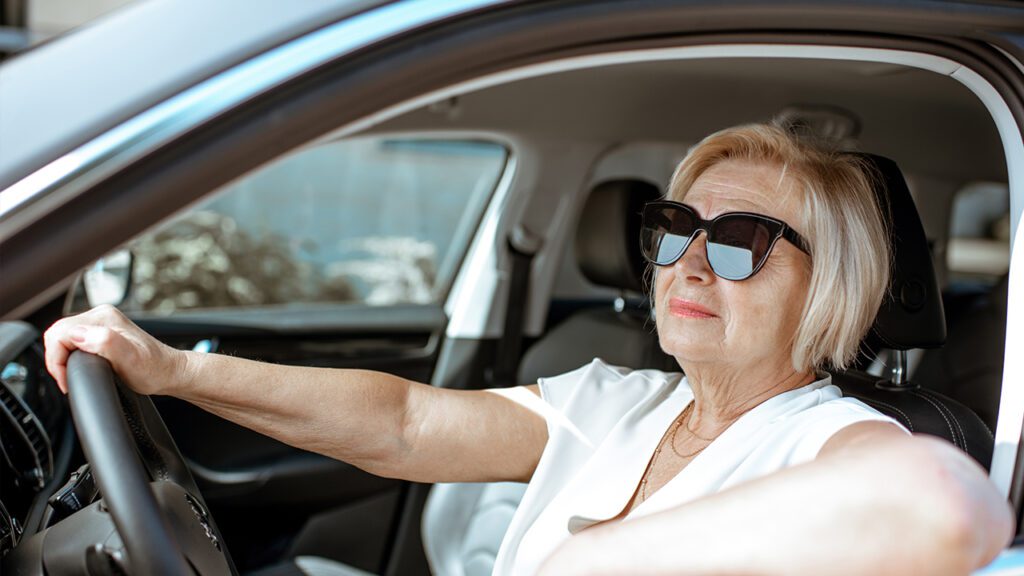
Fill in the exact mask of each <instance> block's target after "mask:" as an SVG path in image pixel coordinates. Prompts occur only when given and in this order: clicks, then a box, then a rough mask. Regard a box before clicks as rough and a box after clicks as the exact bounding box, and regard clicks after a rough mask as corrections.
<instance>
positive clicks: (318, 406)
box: [45, 307, 547, 482]
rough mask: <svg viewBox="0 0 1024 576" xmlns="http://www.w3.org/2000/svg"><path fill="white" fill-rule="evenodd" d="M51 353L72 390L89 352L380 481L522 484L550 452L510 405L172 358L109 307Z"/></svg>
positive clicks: (197, 357)
mask: <svg viewBox="0 0 1024 576" xmlns="http://www.w3.org/2000/svg"><path fill="white" fill-rule="evenodd" d="M45 341H46V362H47V368H48V369H49V370H50V372H51V374H53V375H54V377H55V378H56V379H57V381H58V384H59V385H60V386H61V387H62V388H63V389H65V390H66V389H67V382H66V377H65V374H66V364H67V358H68V356H69V355H70V352H71V351H72V350H74V349H76V348H77V349H82V350H84V351H86V352H91V353H94V354H98V355H100V356H102V357H104V358H106V359H107V360H108V361H110V363H111V365H112V366H113V368H114V370H115V371H116V372H117V373H118V375H119V376H121V378H122V380H124V381H125V382H126V383H127V384H128V385H129V386H131V387H132V388H134V389H135V390H137V391H139V392H141V393H144V394H162V395H169V396H175V397H178V398H181V399H184V400H187V401H189V402H192V403H193V404H196V405H197V406H200V407H202V408H204V409H206V410H208V411H210V412H212V413H214V414H217V415H218V416H221V417H223V418H226V419H228V420H231V421H233V422H236V423H238V424H241V425H242V426H246V427H248V428H251V429H253V430H256V431H258V432H261V433H263V434H266V435H268V436H271V437H274V438H277V439H278V440H281V441H282V442H285V443H287V444H290V445H293V446H297V447H299V448H303V449H306V450H311V451H314V452H319V453H321V454H325V455H327V456H330V457H333V458H337V459H340V460H344V461H346V462H349V463H351V464H353V465H355V466H358V467H360V468H362V469H364V470H367V471H369V472H372V473H374V474H378V475H382V476H389V477H395V478H403V479H407V480H413V481H417V482H442V481H443V482H460V481H462V482H469V481H493V480H523V481H525V480H528V479H529V478H530V476H531V475H532V474H533V470H534V469H535V468H536V466H537V462H538V460H539V459H540V454H541V452H542V451H543V449H544V445H545V444H546V443H547V428H546V426H545V423H544V420H543V418H542V417H541V416H539V415H537V414H535V413H534V412H532V411H530V410H528V409H527V408H525V407H523V406H521V405H520V404H518V403H516V402H514V401H512V400H510V399H508V398H507V397H506V396H503V395H499V394H493V393H489V392H487V391H457V390H443V389H438V388H434V387H431V386H428V385H425V384H419V383H416V382H412V381H409V380H405V379H403V378H399V377H396V376H392V375H390V374H385V373H382V372H373V371H368V370H339V369H325V368H307V367H295V366H281V365H275V364H264V363H260V362H254V361H251V360H244V359H240V358H233V357H229V356H223V355H218V354H198V353H193V352H184V351H179V350H174V349H172V348H170V347H168V346H166V345H164V344H162V343H160V342H159V341H157V340H156V339H154V338H152V337H151V336H149V335H148V334H146V333H145V332H143V331H142V330H141V329H140V328H138V327H137V326H135V325H134V324H132V323H131V322H130V321H129V320H128V319H127V318H125V317H124V316H123V315H122V314H121V313H120V312H119V311H117V310H116V309H114V308H112V307H101V308H97V309H95V310H92V311H90V312H87V313H85V314H81V315H79V316H74V317H70V318H66V319H64V320H61V321H60V322H58V323H56V324H54V326H53V327H51V328H50V329H49V330H48V331H47V333H46V335H45ZM529 388H530V389H531V390H533V391H534V392H536V387H535V386H534V387H529Z"/></svg>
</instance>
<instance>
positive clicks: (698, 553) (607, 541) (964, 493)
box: [541, 422, 1013, 576]
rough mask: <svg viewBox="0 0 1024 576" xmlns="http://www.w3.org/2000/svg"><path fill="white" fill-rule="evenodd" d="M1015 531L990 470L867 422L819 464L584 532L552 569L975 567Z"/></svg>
mask: <svg viewBox="0 0 1024 576" xmlns="http://www.w3.org/2000/svg"><path fill="white" fill-rule="evenodd" d="M1012 535H1013V517H1012V515H1011V512H1010V509H1009V506H1008V505H1007V503H1006V501H1005V499H1004V498H1002V497H1001V496H1000V495H999V494H998V492H997V491H996V489H995V486H994V485H992V483H991V482H990V481H989V480H988V477H987V476H986V474H985V472H984V470H983V469H982V468H981V467H980V466H978V465H977V464H976V463H975V462H974V461H973V460H971V459H970V458H969V457H967V456H966V455H965V454H963V453H962V452H960V451H959V450H957V449H956V448H954V447H953V446H951V445H949V444H948V443H946V442H943V441H941V440H938V439H935V438H930V437H926V436H920V437H910V436H907V435H906V434H904V433H903V432H902V431H900V430H897V429H896V428H895V427H893V426H892V425H890V424H885V423H878V422H867V423H859V424H855V425H852V426H850V427H848V428H846V429H844V430H842V431H840V432H839V433H838V434H836V435H835V436H834V437H833V438H832V439H830V440H829V442H828V443H827V444H826V446H825V447H824V448H823V449H822V451H821V453H820V454H819V455H818V457H817V459H816V460H815V461H813V462H810V463H807V464H803V465H800V466H795V467H793V468H789V469H786V470H783V471H780V472H778V473H775V474H772V475H770V476H766V477H764V478H761V479H758V480H754V481H751V482H747V483H745V484H742V485H738V486H735V487H733V488H730V489H728V490H724V491H722V492H720V493H718V494H715V495H712V496H709V497H706V498H702V499H700V500H697V501H694V502H691V503H689V504H685V505H683V506H680V507H678V508H674V509H671V510H668V511H665V512H661V513H658V514H653V515H651V516H647V517H644V518H639V519H636V520H632V521H625V522H620V523H616V524H605V525H601V526H597V527H595V528H593V529H591V530H586V531H584V532H582V533H580V534H578V535H577V536H574V537H573V538H571V539H570V540H569V541H568V542H567V543H566V544H565V545H563V546H562V547H561V548H559V549H558V550H557V551H556V552H555V553H554V554H553V555H552V556H551V557H550V558H549V559H548V561H547V562H546V564H545V565H544V568H543V569H542V570H541V573H543V574H559V575H569V574H592V575H597V574H626V573H628V574H780V575H781V574H786V575H801V574H808V575H810V574H815V575H817V574H831V575H837V576H839V575H844V574H850V575H860V574H878V575H884V574H900V575H902V574H932V575H942V574H950V575H952V574H958V575H963V574H968V573H969V572H970V571H971V570H973V569H976V568H978V567H981V566H984V565H986V564H987V563H988V562H990V561H991V560H992V559H993V558H994V557H995V556H996V555H997V554H998V553H999V551H1000V550H1001V549H1002V548H1003V547H1004V546H1005V545H1006V544H1007V542H1009V540H1010V538H1011V537H1012Z"/></svg>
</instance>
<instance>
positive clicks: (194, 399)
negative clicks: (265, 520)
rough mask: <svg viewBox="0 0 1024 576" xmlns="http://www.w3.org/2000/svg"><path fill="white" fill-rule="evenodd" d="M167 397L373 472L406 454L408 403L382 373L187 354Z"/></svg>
mask: <svg viewBox="0 0 1024 576" xmlns="http://www.w3.org/2000/svg"><path fill="white" fill-rule="evenodd" d="M182 360H183V362H182V364H183V366H182V369H181V371H180V374H181V377H180V378H178V379H177V381H176V382H174V383H171V384H170V385H169V386H168V388H167V390H166V392H167V393H169V394H170V395H172V396H175V397H177V398H181V399H182V400H186V401H188V402H191V403H193V404H195V405H197V406H199V407H201V408H203V409H205V410H207V411H209V412H212V413H214V414H216V415H218V416H221V417H223V418H225V419H228V420H231V421H232V422H235V423H237V424H240V425H242V426H245V427H247V428H251V429H253V430H256V431H259V432H260V433H263V434H266V435H268V436H271V437H273V438H276V439H278V440H281V441H282V442H285V443H287V444H290V445H293V446H298V447H301V448H303V449H306V450H311V451H314V452H319V453H322V454H325V455H328V456H331V457H333V458H338V459H341V460H345V461H347V462H349V463H352V464H354V465H356V466H360V467H362V468H364V469H368V470H370V471H375V470H374V469H375V468H376V467H379V465H380V464H379V463H380V462H382V461H384V460H387V459H389V458H392V457H393V455H395V454H399V453H402V452H404V451H405V447H404V446H403V443H404V442H405V434H404V432H405V422H404V417H405V415H406V414H407V404H406V402H407V398H408V395H409V390H410V388H411V387H412V386H422V385H418V384H416V383H413V382H410V381H408V380H405V379H402V378H399V377H397V376H393V375H390V374H386V373H382V372H373V371H368V370H338V369H326V368H310V367H297V366H283V365H276V364H266V363H261V362H255V361H251V360H245V359H240V358H234V357H230V356H224V355H219V354H198V353H194V352H186V353H184V355H183V356H182Z"/></svg>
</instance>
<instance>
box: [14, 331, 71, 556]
mask: <svg viewBox="0 0 1024 576" xmlns="http://www.w3.org/2000/svg"><path fill="white" fill-rule="evenodd" d="M43 358H44V357H43V346H42V344H41V341H40V334H39V332H38V331H37V330H36V329H35V328H34V327H32V326H31V325H29V324H25V323H23V322H0V558H2V557H3V556H5V555H6V554H7V552H9V551H10V550H11V549H13V548H14V547H15V546H16V545H17V544H18V542H19V540H20V539H21V537H22V536H23V535H31V534H34V533H35V532H38V531H39V530H40V529H42V528H44V527H45V525H46V524H47V523H48V521H49V518H47V516H48V509H49V508H50V507H49V506H48V499H49V498H50V496H51V495H52V494H53V493H54V492H55V491H56V489H57V488H58V486H59V485H60V482H61V481H62V480H63V479H64V478H66V477H67V472H68V470H69V467H70V464H71V460H72V452H73V448H74V446H75V442H74V431H73V427H72V425H71V419H70V417H69V416H68V407H67V401H66V399H65V398H64V395H63V394H61V392H60V390H58V388H57V385H56V383H55V382H54V381H53V378H51V377H50V375H49V374H48V373H47V372H46V367H45V363H44V359H43Z"/></svg>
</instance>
